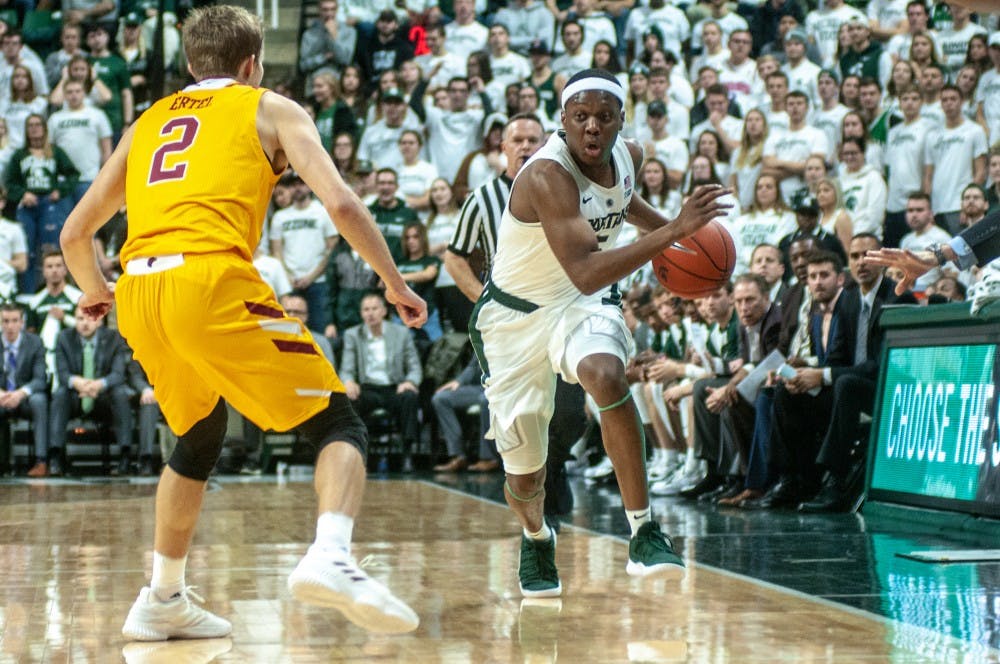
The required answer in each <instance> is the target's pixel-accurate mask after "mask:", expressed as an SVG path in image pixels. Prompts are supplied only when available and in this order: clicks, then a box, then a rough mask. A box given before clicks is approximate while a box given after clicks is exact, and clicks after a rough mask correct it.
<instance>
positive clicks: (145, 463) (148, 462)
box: [139, 456, 260, 477]
mask: <svg viewBox="0 0 1000 664" xmlns="http://www.w3.org/2000/svg"><path fill="white" fill-rule="evenodd" d="M243 467H244V468H246V464H244V466H243ZM240 472H241V473H242V472H243V471H242V470H241V471H240ZM139 474H140V475H142V476H143V477H152V475H153V459H152V457H148V456H144V457H142V458H141V459H139ZM257 474H258V475H259V474H260V471H259V470H258V471H257Z"/></svg>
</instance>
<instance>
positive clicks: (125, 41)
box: [118, 12, 173, 115]
mask: <svg viewBox="0 0 1000 664" xmlns="http://www.w3.org/2000/svg"><path fill="white" fill-rule="evenodd" d="M147 43H149V42H147V41H146V38H145V36H144V35H143V33H142V16H141V15H140V14H139V13H138V12H129V14H128V15H127V16H125V18H123V19H122V29H121V30H119V32H118V53H119V54H120V55H121V56H122V59H124V60H125V64H126V65H127V66H128V73H129V82H130V83H131V85H132V99H133V101H134V103H135V113H136V115H139V114H141V113H142V112H143V111H144V110H146V109H147V108H149V106H150V104H151V103H152V102H151V100H150V98H149V88H148V86H147V85H146V74H147V71H148V69H149V51H148V49H147V47H146V45H147ZM165 64H166V66H167V67H168V68H170V69H172V68H173V67H172V66H171V65H172V64H173V62H172V61H171V60H166V61H165Z"/></svg>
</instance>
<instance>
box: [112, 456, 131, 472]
mask: <svg viewBox="0 0 1000 664" xmlns="http://www.w3.org/2000/svg"><path fill="white" fill-rule="evenodd" d="M115 470H116V471H117V472H116V473H115V474H116V475H119V476H122V475H131V474H132V458H131V457H128V456H122V458H120V459H118V467H117V468H116V469H115Z"/></svg>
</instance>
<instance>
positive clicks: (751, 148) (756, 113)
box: [729, 108, 768, 208]
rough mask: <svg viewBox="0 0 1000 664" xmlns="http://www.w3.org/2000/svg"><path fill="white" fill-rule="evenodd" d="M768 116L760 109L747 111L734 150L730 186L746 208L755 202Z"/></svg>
mask: <svg viewBox="0 0 1000 664" xmlns="http://www.w3.org/2000/svg"><path fill="white" fill-rule="evenodd" d="M767 135H768V127H767V118H766V117H765V116H764V113H762V112H761V111H760V110H758V109H756V108H755V109H752V110H750V111H748V112H747V114H746V118H745V119H744V121H743V135H742V136H741V138H740V145H739V147H738V148H736V150H735V151H734V152H733V157H732V162H731V163H732V169H731V171H730V175H729V188H730V189H732V190H733V193H734V194H735V195H736V197H737V198H738V199H739V201H740V205H741V206H742V207H744V208H748V207H750V204H751V203H753V197H754V189H755V188H756V185H757V178H758V177H759V176H760V171H761V168H762V166H763V161H762V160H763V157H764V143H765V142H766V141H767Z"/></svg>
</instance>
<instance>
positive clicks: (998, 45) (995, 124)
mask: <svg viewBox="0 0 1000 664" xmlns="http://www.w3.org/2000/svg"><path fill="white" fill-rule="evenodd" d="M988 43H989V53H990V60H991V61H992V62H993V69H990V70H989V71H987V72H984V73H983V74H982V76H980V77H979V85H978V86H977V87H976V104H977V108H976V119H977V120H978V122H979V124H981V125H983V126H984V127H986V131H987V138H989V144H990V145H993V144H994V143H996V142H997V141H1000V32H994V33H993V34H991V35H990V38H989V42H988Z"/></svg>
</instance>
